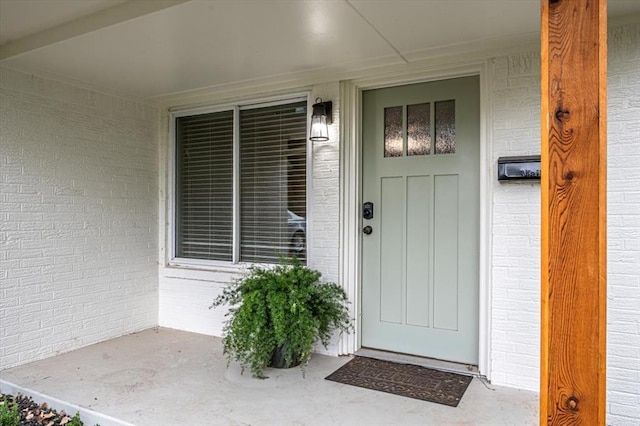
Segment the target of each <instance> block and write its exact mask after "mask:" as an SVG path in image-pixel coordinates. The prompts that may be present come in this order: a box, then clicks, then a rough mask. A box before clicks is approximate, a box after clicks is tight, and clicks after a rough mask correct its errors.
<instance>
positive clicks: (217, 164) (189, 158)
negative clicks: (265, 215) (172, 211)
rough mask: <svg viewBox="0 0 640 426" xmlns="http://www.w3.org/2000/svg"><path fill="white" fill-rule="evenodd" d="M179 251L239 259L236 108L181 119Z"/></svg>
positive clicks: (178, 134) (178, 124)
mask: <svg viewBox="0 0 640 426" xmlns="http://www.w3.org/2000/svg"><path fill="white" fill-rule="evenodd" d="M176 137H177V149H176V151H177V167H176V168H177V179H176V186H177V187H176V193H177V197H176V199H177V206H176V207H177V209H176V210H177V217H176V255H177V257H181V258H190V259H209V260H223V261H231V260H232V258H233V111H222V112H215V113H211V114H202V115H194V116H188V117H179V118H177V120H176Z"/></svg>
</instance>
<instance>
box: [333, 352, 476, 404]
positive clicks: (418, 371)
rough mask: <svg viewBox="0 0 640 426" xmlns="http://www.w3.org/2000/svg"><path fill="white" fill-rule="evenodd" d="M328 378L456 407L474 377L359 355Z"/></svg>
mask: <svg viewBox="0 0 640 426" xmlns="http://www.w3.org/2000/svg"><path fill="white" fill-rule="evenodd" d="M326 379H327V380H331V381H334V382H338V383H344V384H347V385H353V386H358V387H361V388H367V389H373V390H377V391H381V392H388V393H392V394H395V395H400V396H407V397H409V398H416V399H422V400H424V401H430V402H437V403H438V404H444V405H448V406H451V407H457V406H458V403H459V402H460V400H461V399H462V395H464V392H465V391H466V390H467V387H468V386H469V383H471V379H472V377H471V376H464V375H462V374H456V373H448V372H446V371H438V370H433V369H431V368H425V367H420V366H417V365H410V364H398V363H395V362H389V361H381V360H378V359H373V358H365V357H361V356H357V357H355V358H353V359H352V360H351V361H349V362H348V363H346V364H345V365H343V366H342V367H340V368H339V369H337V370H336V371H334V372H333V373H331V374H330V375H329V376H327V377H326Z"/></svg>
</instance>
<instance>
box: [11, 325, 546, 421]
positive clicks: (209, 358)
mask: <svg viewBox="0 0 640 426" xmlns="http://www.w3.org/2000/svg"><path fill="white" fill-rule="evenodd" d="M348 360H349V358H348V357H340V358H338V357H329V356H323V355H314V356H313V357H312V359H311V361H310V363H309V365H308V366H307V368H306V377H304V378H303V377H302V374H301V371H300V369H299V368H293V369H290V370H269V371H268V372H267V373H266V374H267V375H268V376H269V377H270V378H269V379H266V380H258V379H254V378H252V377H251V375H250V372H248V371H246V372H245V373H244V375H241V374H240V368H239V366H237V365H236V364H231V365H230V366H229V368H227V361H226V358H224V357H223V355H222V343H221V340H220V339H218V338H214V337H209V336H203V335H199V334H194V333H188V332H184V331H176V330H170V329H164V328H154V329H149V330H145V331H142V332H139V333H135V334H131V335H128V336H124V337H120V338H117V339H113V340H109V341H106V342H102V343H98V344H95V345H92V346H88V347H85V348H82V349H78V350H75V351H73V352H68V353H65V354H62V355H58V356H55V357H52V358H48V359H45V360H42V361H37V362H33V363H30V364H26V365H22V366H19V367H14V368H11V369H8V370H4V371H1V372H0V379H2V380H5V381H8V382H12V383H14V384H17V385H20V386H22V387H25V388H29V389H32V390H35V391H38V392H41V393H43V394H46V395H49V396H52V397H55V398H58V399H61V400H63V401H68V402H72V403H75V404H78V405H79V406H81V407H86V408H89V409H92V410H95V411H98V412H100V413H104V414H107V415H110V416H112V417H115V418H117V419H121V420H124V421H126V422H130V423H133V424H136V425H140V426H143V425H194V426H196V425H197V426H199V425H417V424H419V425H528V424H531V425H534V424H537V423H538V420H537V419H538V417H537V416H538V413H537V410H538V408H537V407H538V395H537V394H536V393H534V392H528V391H523V390H517V389H510V388H503V387H498V386H493V385H490V384H488V385H485V384H484V383H482V382H481V381H480V380H479V379H477V378H475V379H473V381H472V382H471V385H470V386H469V388H468V389H467V392H466V393H465V395H464V397H463V398H462V401H461V402H460V404H459V405H458V407H457V408H451V407H447V406H444V405H440V404H434V403H429V402H424V401H419V400H415V399H410V398H404V397H400V396H395V395H390V394H386V393H383V392H376V391H372V390H368V389H361V388H357V387H354V386H348V385H343V384H339V383H334V382H330V381H327V380H324V377H325V376H327V375H329V374H330V373H331V372H333V371H334V370H336V369H337V368H339V367H340V366H341V365H343V364H344V363H346V362H347V361H348Z"/></svg>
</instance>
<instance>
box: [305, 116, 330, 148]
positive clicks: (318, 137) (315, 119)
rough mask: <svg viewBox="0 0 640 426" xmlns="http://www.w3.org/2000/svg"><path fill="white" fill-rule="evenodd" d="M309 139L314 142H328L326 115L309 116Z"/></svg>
mask: <svg viewBox="0 0 640 426" xmlns="http://www.w3.org/2000/svg"><path fill="white" fill-rule="evenodd" d="M309 139H310V140H312V141H314V142H318V141H321V142H324V141H328V140H329V125H328V124H327V116H326V115H312V116H311V135H310V136H309Z"/></svg>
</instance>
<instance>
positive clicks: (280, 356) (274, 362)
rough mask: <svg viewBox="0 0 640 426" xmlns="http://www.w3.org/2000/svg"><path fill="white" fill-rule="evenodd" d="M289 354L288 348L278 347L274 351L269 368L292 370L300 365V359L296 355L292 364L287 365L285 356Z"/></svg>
mask: <svg viewBox="0 0 640 426" xmlns="http://www.w3.org/2000/svg"><path fill="white" fill-rule="evenodd" d="M286 353H287V346H286V345H285V346H278V347H276V348H275V349H274V350H273V355H272V356H271V364H270V365H269V367H273V368H292V367H297V366H298V365H300V362H301V361H300V359H298V357H297V356H295V355H294V357H293V359H292V360H291V363H287V360H286V359H285V354H286Z"/></svg>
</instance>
